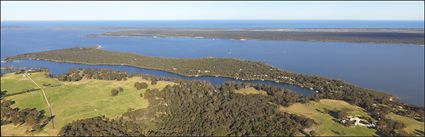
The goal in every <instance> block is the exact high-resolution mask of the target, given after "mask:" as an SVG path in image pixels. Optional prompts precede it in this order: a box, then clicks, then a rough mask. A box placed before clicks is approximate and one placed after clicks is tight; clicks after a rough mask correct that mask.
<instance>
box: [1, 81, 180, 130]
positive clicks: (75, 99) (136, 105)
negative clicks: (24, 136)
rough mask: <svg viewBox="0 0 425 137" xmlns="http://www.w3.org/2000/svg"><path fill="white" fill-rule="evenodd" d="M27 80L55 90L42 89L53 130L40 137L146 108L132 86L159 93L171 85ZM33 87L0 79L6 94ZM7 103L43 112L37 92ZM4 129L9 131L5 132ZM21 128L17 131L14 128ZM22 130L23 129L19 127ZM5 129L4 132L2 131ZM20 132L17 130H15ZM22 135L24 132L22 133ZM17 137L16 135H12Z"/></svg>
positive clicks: (39, 95) (42, 104)
mask: <svg viewBox="0 0 425 137" xmlns="http://www.w3.org/2000/svg"><path fill="white" fill-rule="evenodd" d="M31 78H32V79H33V80H34V81H35V82H36V83H37V84H38V85H40V86H41V85H42V84H43V83H49V84H52V85H57V86H55V87H50V86H46V87H44V86H42V87H43V88H44V90H45V91H46V94H47V98H48V100H49V102H50V104H51V105H52V111H53V114H54V115H55V116H56V117H55V119H54V123H55V129H52V125H51V123H49V124H48V125H47V126H46V127H45V129H44V131H42V132H41V133H39V134H40V135H57V133H58V131H59V130H60V128H61V127H62V126H64V125H65V124H67V123H70V122H72V121H73V120H78V119H84V118H90V117H95V116H99V115H105V116H106V117H110V118H114V117H117V116H120V115H121V114H123V113H125V112H127V111H128V109H130V108H133V109H140V108H146V107H147V106H148V105H149V104H148V102H147V100H145V99H143V98H142V97H140V93H144V92H145V91H146V89H142V90H137V89H136V88H135V87H134V83H135V82H147V83H148V85H149V87H148V88H149V89H154V88H157V89H162V88H163V87H165V86H166V85H168V84H173V83H172V82H166V81H158V83H157V84H156V85H150V81H147V80H145V79H142V78H141V77H133V78H130V79H128V80H125V81H106V80H92V79H90V80H89V79H83V80H81V81H78V82H61V81H58V80H57V79H53V78H47V77H46V76H45V75H44V73H33V74H32V75H31ZM35 87H36V86H35V85H34V83H32V82H31V81H30V80H29V79H27V78H25V77H23V76H22V74H21V75H17V74H12V73H10V74H6V75H4V76H3V77H1V88H2V89H6V90H7V91H8V93H13V92H18V91H21V90H22V89H25V88H35ZM117 87H122V88H124V91H123V92H120V93H119V94H118V95H117V96H111V92H110V91H111V90H112V89H113V88H117ZM6 99H8V100H15V101H16V104H14V106H15V107H19V108H37V109H39V110H41V109H43V110H46V112H48V111H47V105H46V103H45V102H44V100H43V97H42V94H41V91H35V92H30V93H24V94H19V95H15V96H9V97H6ZM11 127H12V126H2V135H8V133H7V132H8V131H12V130H10V129H11ZM6 128H8V129H9V130H6ZM15 128H21V127H15ZM22 128H23V127H22ZM3 129H5V130H3ZM15 130H16V131H21V130H20V129H15ZM23 131H24V130H23ZM11 134H15V135H17V133H12V132H11Z"/></svg>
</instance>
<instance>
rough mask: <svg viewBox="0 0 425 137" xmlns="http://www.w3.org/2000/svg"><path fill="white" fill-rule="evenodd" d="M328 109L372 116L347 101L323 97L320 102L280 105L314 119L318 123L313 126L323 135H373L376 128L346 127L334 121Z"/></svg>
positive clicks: (283, 108)
mask: <svg viewBox="0 0 425 137" xmlns="http://www.w3.org/2000/svg"><path fill="white" fill-rule="evenodd" d="M325 109H328V110H345V111H346V112H347V114H348V115H352V116H356V115H360V116H363V117H370V116H369V115H368V114H367V113H366V112H365V111H364V110H363V109H362V108H360V107H357V106H354V105H350V104H348V103H347V102H345V101H340V100H330V99H322V100H320V101H319V102H310V103H306V104H302V103H296V104H293V105H291V106H289V107H280V108H279V110H281V111H284V112H288V113H293V114H297V115H303V116H306V117H308V118H311V119H313V120H314V121H315V122H316V123H317V125H316V126H315V127H313V129H314V131H315V132H316V133H317V135H321V136H372V135H375V132H376V130H375V129H370V128H367V127H361V126H355V127H345V126H344V125H342V124H340V123H338V122H336V121H334V120H333V119H334V118H333V117H332V116H331V115H329V114H327V113H325Z"/></svg>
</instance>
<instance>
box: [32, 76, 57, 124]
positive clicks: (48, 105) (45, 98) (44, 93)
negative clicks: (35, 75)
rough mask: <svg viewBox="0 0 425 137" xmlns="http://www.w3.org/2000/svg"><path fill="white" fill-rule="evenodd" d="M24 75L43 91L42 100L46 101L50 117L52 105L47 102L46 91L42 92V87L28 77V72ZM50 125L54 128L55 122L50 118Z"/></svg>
mask: <svg viewBox="0 0 425 137" xmlns="http://www.w3.org/2000/svg"><path fill="white" fill-rule="evenodd" d="M25 76H26V77H28V79H30V80H31V81H32V82H33V83H34V84H35V85H36V86H37V87H38V88H40V90H41V92H42V93H43V98H44V101H46V103H47V108H48V109H49V113H50V117H52V116H53V113H52V107H51V105H50V103H49V100H47V96H46V92H44V89H43V88H41V87H40V86H39V85H38V84H37V83H36V82H35V81H34V80H32V78H31V77H30V75H28V73H25ZM52 127H53V128H55V122H54V120H53V119H52Z"/></svg>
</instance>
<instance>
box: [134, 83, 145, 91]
mask: <svg viewBox="0 0 425 137" xmlns="http://www.w3.org/2000/svg"><path fill="white" fill-rule="evenodd" d="M134 87H135V88H136V89H137V90H141V89H146V88H148V84H146V83H145V82H136V83H134Z"/></svg>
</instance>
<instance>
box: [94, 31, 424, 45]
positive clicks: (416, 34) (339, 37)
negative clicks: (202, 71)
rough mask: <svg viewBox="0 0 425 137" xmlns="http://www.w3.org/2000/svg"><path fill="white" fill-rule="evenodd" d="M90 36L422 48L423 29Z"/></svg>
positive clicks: (107, 33)
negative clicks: (188, 38)
mask: <svg viewBox="0 0 425 137" xmlns="http://www.w3.org/2000/svg"><path fill="white" fill-rule="evenodd" d="M89 36H119V37H123V36H133V37H152V38H157V37H191V38H214V39H215V38H216V39H236V40H249V39H257V40H296V41H335V42H356V43H403V44H415V45H424V30H423V29H389V28H388V29H365V28H359V29H354V28H353V29H347V28H341V29H279V28H275V29H249V28H247V29H193V28H192V29H191V28H182V29H169V28H168V29H162V28H157V29H135V30H125V31H116V32H106V33H103V34H93V35H89Z"/></svg>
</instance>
